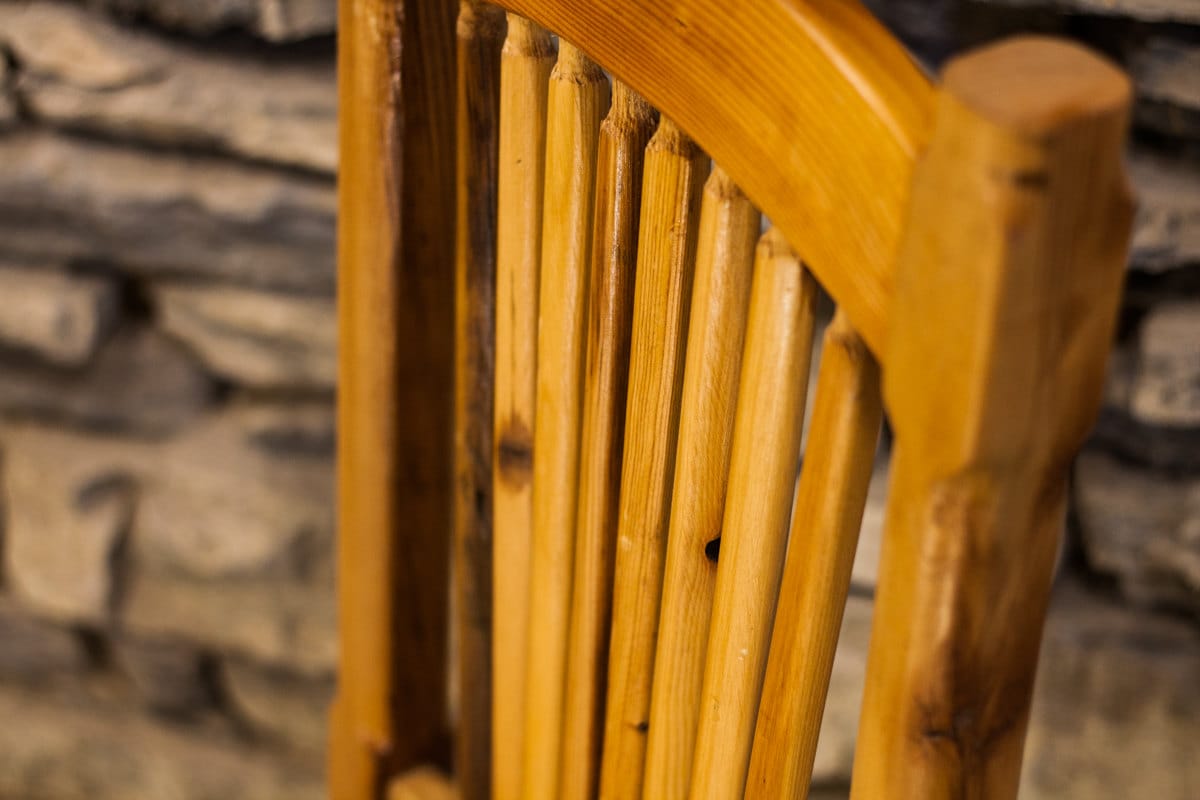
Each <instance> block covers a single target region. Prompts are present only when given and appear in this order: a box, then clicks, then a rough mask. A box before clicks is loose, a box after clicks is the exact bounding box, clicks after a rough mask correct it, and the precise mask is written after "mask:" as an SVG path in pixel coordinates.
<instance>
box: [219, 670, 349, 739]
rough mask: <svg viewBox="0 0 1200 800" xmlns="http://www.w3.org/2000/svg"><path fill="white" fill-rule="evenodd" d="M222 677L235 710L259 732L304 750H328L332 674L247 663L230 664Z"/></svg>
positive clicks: (332, 686)
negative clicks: (314, 674) (299, 672)
mask: <svg viewBox="0 0 1200 800" xmlns="http://www.w3.org/2000/svg"><path fill="white" fill-rule="evenodd" d="M222 675H223V677H224V681H225V682H224V686H225V690H226V692H227V694H228V697H229V701H230V703H232V705H233V708H234V709H235V710H236V712H237V713H238V714H239V715H240V716H241V717H242V718H243V719H245V720H246V721H247V722H249V723H250V725H251V726H253V727H254V728H255V729H256V730H258V731H262V732H265V733H267V734H268V735H270V736H272V737H275V738H277V739H279V740H281V741H284V742H287V743H288V744H289V745H291V746H292V747H295V748H298V749H300V750H306V751H308V752H311V753H314V754H315V753H320V752H322V751H324V749H325V734H326V730H325V728H326V721H327V718H328V716H329V704H330V702H331V701H332V700H333V690H334V679H333V676H332V675H327V676H322V677H315V678H314V677H306V676H301V675H296V674H294V673H292V672H290V671H287V670H283V669H279V668H274V669H272V668H263V667H260V666H259V665H257V664H253V663H250V662H247V661H243V660H230V661H226V662H225V663H224V665H223V670H222Z"/></svg>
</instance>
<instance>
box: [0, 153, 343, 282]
mask: <svg viewBox="0 0 1200 800" xmlns="http://www.w3.org/2000/svg"><path fill="white" fill-rule="evenodd" d="M335 205H336V202H335V198H334V190H333V186H332V184H330V183H329V182H328V181H326V180H322V179H316V178H307V177H301V176H297V175H292V174H287V173H282V172H279V171H275V170H270V169H266V168H263V167H256V166H249V165H244V164H238V163H236V162H231V161H228V160H224V159H218V158H210V157H206V156H184V155H180V154H167V153H153V152H149V151H144V152H143V151H137V150H132V149H128V148H125V147H118V146H115V145H110V144H103V143H100V142H95V141H85V140H81V139H75V138H71V137H65V136H59V135H54V134H45V133H36V134H35V133H14V134H12V135H9V136H0V255H3V254H4V253H5V252H8V253H10V254H18V255H19V254H30V255H32V256H33V257H40V258H42V259H58V260H66V259H88V260H102V261H106V262H110V263H115V264H120V265H121V266H122V267H123V268H125V269H128V270H130V271H132V272H134V273H135V274H140V275H159V276H161V275H191V276H203V277H209V278H220V279H225V280H230V281H236V282H239V283H245V284H252V285H258V286H272V287H278V288H285V289H294V290H301V291H317V292H323V293H330V292H332V289H333V242H334V238H333V237H334V210H335Z"/></svg>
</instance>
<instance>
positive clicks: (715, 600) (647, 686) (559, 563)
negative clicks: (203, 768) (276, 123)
mask: <svg viewBox="0 0 1200 800" xmlns="http://www.w3.org/2000/svg"><path fill="white" fill-rule="evenodd" d="M505 11H507V12H508V14H507V18H506V16H505ZM340 25H341V29H340V30H341V32H340V63H339V69H340V87H341V98H342V100H341V102H342V111H341V113H342V125H341V153H342V161H341V186H340V214H341V216H340V220H341V222H340V224H341V230H340V244H339V262H340V267H339V276H340V292H339V294H340V301H339V302H340V308H339V311H340V315H341V375H340V388H339V392H340V394H339V406H340V413H339V425H340V434H341V435H340V444H339V487H340V494H339V498H340V499H339V504H340V508H339V514H340V525H341V527H340V544H339V554H338V557H339V564H340V566H339V603H340V625H341V637H342V651H341V653H342V654H341V674H340V683H339V692H338V697H337V700H336V703H335V707H334V710H333V714H332V726H331V747H330V753H331V758H330V782H331V787H332V795H333V797H335V798H337V800H367V799H368V798H372V799H374V798H379V797H384V796H391V797H416V798H420V797H442V796H446V797H451V796H453V797H463V798H468V799H469V800H474V799H475V798H485V797H496V798H500V799H501V800H509V799H510V798H518V797H519V798H535V799H538V800H540V799H541V798H588V797H595V796H600V797H604V798H636V797H646V798H651V799H653V800H658V798H683V797H691V798H735V797H741V796H743V795H744V796H746V797H754V798H780V797H796V798H803V797H805V796H806V795H807V791H808V788H809V786H808V784H809V780H810V775H811V770H812V764H813V757H814V751H815V746H816V736H817V731H818V728H819V722H820V718H821V714H822V710H823V705H824V701H825V694H826V690H827V688H828V684H829V679H830V671H831V669H832V661H833V653H834V646H835V644H836V640H837V635H838V630H839V625H840V621H841V617H842V612H843V607H844V604H845V600H846V596H847V591H848V586H849V581H850V568H851V563H852V561H853V557H854V552H855V548H856V542H857V537H858V528H859V525H860V522H861V517H862V511H863V506H864V502H865V495H866V489H867V482H868V479H869V477H870V474H871V469H872V462H873V460H874V458H875V451H876V440H877V437H878V433H879V428H880V420H881V415H882V413H883V410H884V409H886V412H887V414H888V417H889V419H890V422H891V425H892V427H893V429H894V432H895V445H894V448H893V451H892V456H891V464H890V476H891V477H890V487H889V500H888V511H887V522H886V531H885V541H884V544H883V552H882V563H881V567H880V578H879V584H878V589H877V593H876V602H875V616H874V629H873V634H872V640H871V645H870V654H869V664H868V670H867V683H866V687H865V700H864V709H863V712H862V720H861V726H860V733H859V738H858V745H857V749H856V758H855V765H854V774H853V785H852V793H853V797H854V798H855V800H881V799H882V800H891V799H892V798H900V799H908V798H913V799H919V800H937V799H938V798H943V799H945V800H951V799H952V798H954V799H958V798H973V799H974V798H981V799H985V800H996V799H998V798H1012V797H1014V796H1015V795H1016V787H1017V781H1018V777H1019V772H1020V763H1021V754H1022V744H1023V738H1024V729H1025V724H1026V719H1027V716H1028V711H1029V704H1030V695H1031V691H1032V686H1033V679H1034V670H1035V664H1036V660H1037V651H1038V644H1039V639H1040V636H1041V630H1042V624H1043V618H1044V615H1045V610H1046V605H1047V596H1048V593H1049V589H1050V584H1051V580H1052V572H1053V567H1054V562H1055V556H1056V550H1057V547H1058V543H1059V538H1060V530H1061V526H1062V519H1063V514H1064V504H1065V487H1066V472H1067V468H1068V465H1069V463H1070V461H1071V459H1072V457H1073V455H1074V453H1075V451H1076V449H1077V447H1078V446H1079V445H1080V443H1081V441H1082V439H1083V437H1084V435H1085V434H1086V432H1087V430H1088V428H1089V426H1090V425H1091V423H1092V420H1093V417H1094V416H1095V414H1096V411H1097V406H1098V403H1099V399H1100V389H1101V381H1102V376H1103V372H1104V365H1105V359H1106V354H1107V351H1108V348H1109V344H1110V338H1111V336H1112V332H1113V325H1114V319H1115V316H1116V309H1117V305H1118V298H1119V294H1120V287H1121V281H1122V271H1123V264H1124V261H1125V256H1126V247H1127V242H1128V237H1129V226H1130V216H1131V203H1130V199H1129V196H1128V192H1127V189H1126V182H1125V178H1124V173H1123V168H1122V164H1121V151H1122V144H1123V139H1124V136H1125V130H1126V125H1127V114H1128V108H1129V102H1130V89H1129V85H1128V83H1127V81H1126V80H1125V78H1124V77H1123V76H1122V75H1121V74H1120V73H1119V72H1118V71H1117V70H1116V69H1115V68H1113V67H1112V66H1110V65H1109V64H1108V63H1106V62H1105V61H1103V60H1102V59H1100V58H1098V57H1097V56H1095V55H1092V54H1090V53H1089V52H1087V51H1085V50H1083V49H1081V48H1079V47H1077V46H1075V45H1071V44H1067V43H1064V42H1058V41H1053V40H1049V39H1042V38H1020V39H1015V40H1011V41H1007V42H1004V43H1001V44H998V45H994V46H990V47H987V48H984V49H982V50H979V51H977V52H973V53H970V54H968V55H965V56H963V57H961V58H959V59H957V60H954V61H952V62H951V63H950V65H949V66H948V67H947V68H946V70H945V71H944V72H943V74H942V75H941V78H940V80H938V81H931V80H930V79H929V78H928V77H926V75H924V74H923V73H922V72H921V70H920V69H919V68H918V67H917V66H916V65H915V64H914V62H913V61H912V60H911V59H910V58H909V56H908V55H907V54H906V53H905V51H904V50H903V49H902V47H901V46H900V45H899V44H898V43H897V42H896V41H895V40H894V39H893V38H892V37H891V36H890V35H889V34H888V33H887V32H886V31H885V30H884V29H883V28H882V27H881V26H880V25H878V24H877V23H876V22H875V21H874V20H873V19H872V18H871V16H870V15H869V14H868V12H866V11H865V10H864V9H863V8H861V7H860V6H859V5H858V4H857V3H856V2H852V1H851V0H747V1H746V2H742V3H731V2H717V0H674V2H652V1H651V0H501V2H500V4H499V5H497V6H492V5H485V4H483V3H480V2H476V1H475V0H464V1H463V2H462V3H461V6H459V7H458V8H454V7H453V6H452V4H450V3H448V2H446V0H342V2H341V18H340ZM550 32H553V33H554V34H557V36H558V37H561V38H558V39H557V40H556V39H555V38H552V36H551V34H550ZM610 76H611V79H610ZM655 109H657V111H656V110H655ZM710 156H711V159H712V163H713V164H714V166H712V167H711V168H710V161H709V157H710ZM760 211H761V215H760ZM764 218H765V219H766V220H769V223H770V227H769V229H768V230H767V231H766V233H765V234H763V235H762V236H761V237H760V235H759V234H760V230H761V228H760V225H761V220H763V219H764ZM801 259H802V260H801ZM818 286H821V287H823V288H824V289H825V290H826V291H827V292H828V294H829V295H830V296H831V297H832V298H833V299H834V301H835V302H836V305H837V313H836V315H835V317H834V319H833V321H832V323H831V324H830V325H829V326H828V328H827V329H826V331H825V333H824V346H823V348H822V351H821V352H822V355H821V357H820V363H819V373H818V377H817V383H816V393H815V401H814V408H813V409H812V413H811V420H810V425H809V428H810V432H809V434H808V438H807V445H806V448H805V452H804V459H803V469H802V470H800V455H801V430H802V422H803V420H804V416H805V402H806V397H807V392H806V383H807V379H808V374H809V367H810V360H811V358H812V356H811V353H812V345H813V337H814V309H815V304H816V300H817V296H818ZM798 470H799V480H798V482H797V472H798ZM451 573H453V575H452V580H451ZM451 583H452V584H453V587H454V591H453V593H452V594H453V597H452V599H450V600H449V601H448V595H449V594H451V593H450V592H449V590H448V587H449V586H450V584H451ZM450 610H453V624H450V621H449V615H450ZM448 630H453V635H452V637H451V638H453V639H454V640H455V641H454V643H453V646H448V643H447V631H448ZM451 652H452V653H454V654H455V656H454V658H453V659H452V660H453V662H454V663H452V664H450V663H448V655H447V654H448V653H451ZM448 676H453V677H448ZM448 680H451V681H452V682H453V684H454V691H451V692H448V691H447V681H448ZM448 696H450V697H451V698H452V699H451V700H450V701H448V700H447V697H448ZM448 702H449V703H450V705H451V706H452V707H453V709H454V711H453V712H451V711H448V705H447V704H448ZM452 729H453V733H451V730H452ZM451 742H453V746H451ZM451 750H452V751H453V756H452V758H451V754H450V751H451ZM451 761H452V763H453V767H452V774H453V776H454V778H453V783H452V784H451V783H448V782H446V781H445V780H444V779H440V778H438V777H436V773H431V772H430V771H429V769H428V768H422V769H420V770H419V771H418V772H416V773H411V772H410V770H412V769H414V768H417V767H418V766H419V765H422V764H427V765H433V766H434V767H435V768H443V769H446V768H448V767H449V765H450V763H451Z"/></svg>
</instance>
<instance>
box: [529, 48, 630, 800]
mask: <svg viewBox="0 0 1200 800" xmlns="http://www.w3.org/2000/svg"><path fill="white" fill-rule="evenodd" d="M608 104H609V87H608V79H607V78H606V77H605V75H604V73H603V72H602V71H601V70H600V68H599V67H598V66H597V65H596V64H594V63H592V62H591V61H589V60H588V59H587V57H586V56H585V55H584V54H583V53H582V52H581V51H580V50H579V49H578V48H576V47H574V46H572V45H571V44H569V43H568V42H565V41H561V42H560V47H559V53H558V62H557V63H556V64H555V66H554V70H553V72H552V73H551V76H550V94H549V102H548V110H547V123H546V184H545V195H544V203H545V210H544V213H543V225H542V265H541V286H540V288H539V301H538V309H539V311H538V315H539V320H538V349H537V359H538V362H537V401H536V410H535V414H536V427H535V429H534V452H535V453H537V457H536V458H535V459H534V462H533V551H532V557H531V561H530V586H529V598H530V599H529V629H528V630H529V655H528V664H527V669H528V671H527V673H526V683H525V742H524V755H523V761H522V773H523V774H522V784H523V786H524V788H523V791H522V797H526V798H530V799H531V800H540V798H554V797H555V794H556V792H557V791H558V758H559V753H560V750H561V738H562V719H563V695H564V691H565V686H566V661H567V634H568V622H569V618H570V604H571V579H572V576H573V570H574V555H575V515H576V497H577V494H576V490H577V480H578V474H579V436H580V428H581V425H582V417H583V371H584V366H585V355H584V344H585V342H584V336H585V332H586V327H585V323H586V318H587V314H586V312H587V287H588V270H589V266H590V263H591V248H592V221H593V220H592V216H593V202H594V195H593V192H594V185H595V165H596V149H597V144H598V139H599V133H600V121H601V119H602V118H603V117H604V114H605V113H606V112H607V110H608Z"/></svg>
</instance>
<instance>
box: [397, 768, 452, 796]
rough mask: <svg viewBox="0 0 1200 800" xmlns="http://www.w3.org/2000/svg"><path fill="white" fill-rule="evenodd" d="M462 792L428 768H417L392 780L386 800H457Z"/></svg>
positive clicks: (440, 774) (443, 776)
mask: <svg viewBox="0 0 1200 800" xmlns="http://www.w3.org/2000/svg"><path fill="white" fill-rule="evenodd" d="M461 797H462V792H460V791H459V790H458V788H457V787H456V786H455V785H454V784H453V783H451V782H450V779H449V778H447V777H446V776H445V775H443V774H442V773H441V772H438V771H437V770H436V769H432V768H430V767H418V768H417V769H414V770H411V771H409V772H406V773H404V774H403V775H401V776H399V777H397V778H393V779H392V781H391V783H389V784H388V790H387V800H459V798H461Z"/></svg>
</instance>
